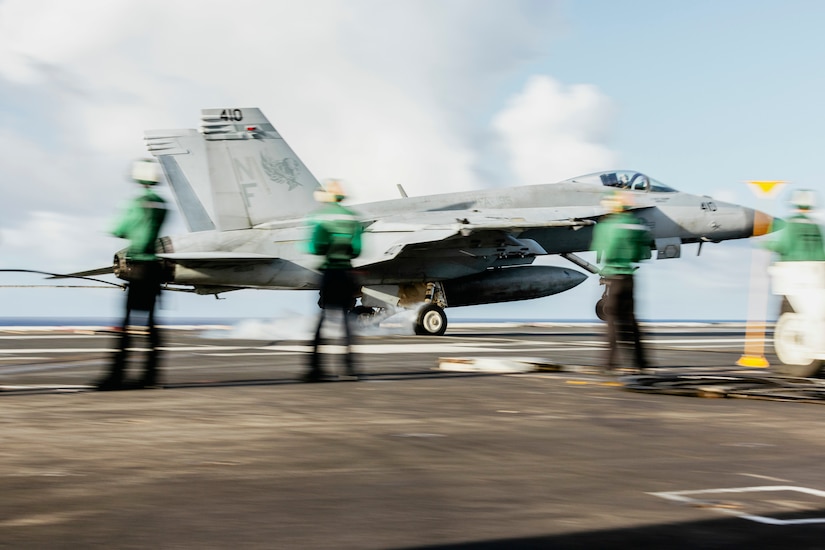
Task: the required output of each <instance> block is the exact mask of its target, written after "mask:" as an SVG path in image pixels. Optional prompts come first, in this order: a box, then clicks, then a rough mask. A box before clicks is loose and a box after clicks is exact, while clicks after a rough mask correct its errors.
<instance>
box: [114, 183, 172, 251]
mask: <svg viewBox="0 0 825 550" xmlns="http://www.w3.org/2000/svg"><path fill="white" fill-rule="evenodd" d="M165 219H166V202H165V201H164V200H163V199H162V198H161V197H160V195H158V194H157V193H155V192H154V191H153V190H152V189H146V190H145V191H144V192H143V194H142V195H141V196H139V197H137V198H135V199H134V200H132V201H131V202H130V203H129V207H128V208H127V209H126V211H125V212H124V214H123V216H122V217H121V218H120V220H119V221H118V223H117V225H116V226H115V228H114V230H112V234H113V235H114V236H115V237H120V238H122V239H129V248H128V249H127V250H126V257H127V258H129V259H131V260H138V261H153V260H157V256H156V255H155V241H157V238H158V234H159V233H160V227H161V225H163V220H165Z"/></svg>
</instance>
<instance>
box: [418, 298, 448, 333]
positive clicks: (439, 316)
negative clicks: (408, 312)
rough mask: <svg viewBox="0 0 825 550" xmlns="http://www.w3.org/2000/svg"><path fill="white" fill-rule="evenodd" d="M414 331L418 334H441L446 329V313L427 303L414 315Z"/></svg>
mask: <svg viewBox="0 0 825 550" xmlns="http://www.w3.org/2000/svg"><path fill="white" fill-rule="evenodd" d="M413 328H414V330H415V333H416V334H418V335H419V336H442V335H443V334H444V333H445V332H446V331H447V315H446V314H445V313H444V310H443V309H442V308H440V307H439V306H437V305H435V304H427V305H425V306H424V307H422V308H421V309H419V310H418V315H416V317H415V325H414V327H413Z"/></svg>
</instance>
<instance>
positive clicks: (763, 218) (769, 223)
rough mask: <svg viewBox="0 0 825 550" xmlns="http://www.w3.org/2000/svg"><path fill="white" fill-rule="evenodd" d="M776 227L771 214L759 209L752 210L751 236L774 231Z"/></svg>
mask: <svg viewBox="0 0 825 550" xmlns="http://www.w3.org/2000/svg"><path fill="white" fill-rule="evenodd" d="M776 229H777V227H776V224H775V223H774V218H773V216H771V215H770V214H766V213H765V212H762V211H761V210H753V231H752V233H751V235H752V236H753V237H759V236H760V235H767V234H768V233H770V232H771V231H776Z"/></svg>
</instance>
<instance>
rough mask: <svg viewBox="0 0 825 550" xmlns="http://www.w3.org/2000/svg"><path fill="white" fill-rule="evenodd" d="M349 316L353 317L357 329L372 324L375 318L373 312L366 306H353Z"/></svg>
mask: <svg viewBox="0 0 825 550" xmlns="http://www.w3.org/2000/svg"><path fill="white" fill-rule="evenodd" d="M350 315H352V316H353V317H355V322H356V323H357V324H358V326H359V327H365V326H367V325H369V324H370V323H372V320H373V317H375V310H374V309H373V308H371V307H367V306H355V307H354V308H352V309H351V310H350Z"/></svg>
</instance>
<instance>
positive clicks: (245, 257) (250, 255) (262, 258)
mask: <svg viewBox="0 0 825 550" xmlns="http://www.w3.org/2000/svg"><path fill="white" fill-rule="evenodd" d="M158 258H163V259H164V260H171V261H173V262H180V263H185V262H198V261H204V262H215V261H226V262H271V261H272V260H277V259H278V257H277V256H269V255H267V254H257V253H255V252H170V253H168V254H158Z"/></svg>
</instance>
